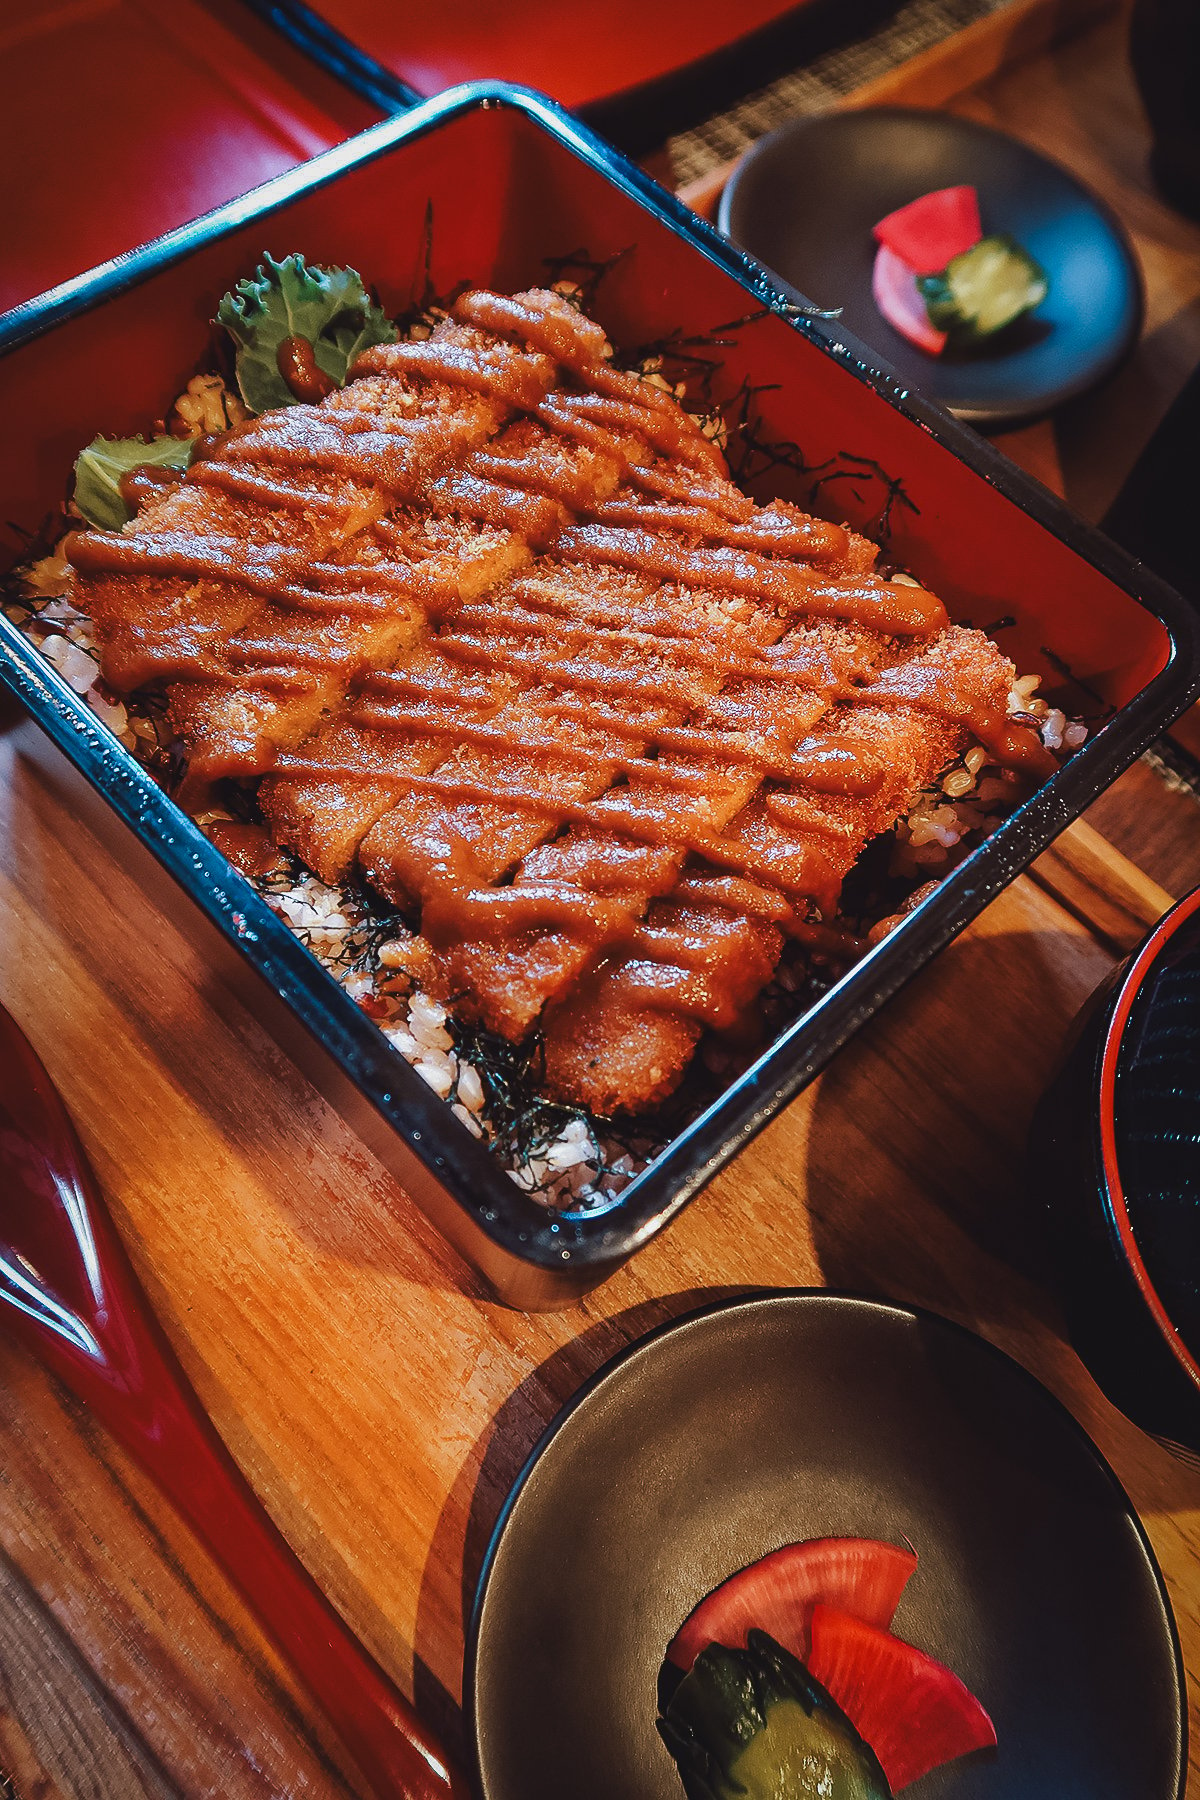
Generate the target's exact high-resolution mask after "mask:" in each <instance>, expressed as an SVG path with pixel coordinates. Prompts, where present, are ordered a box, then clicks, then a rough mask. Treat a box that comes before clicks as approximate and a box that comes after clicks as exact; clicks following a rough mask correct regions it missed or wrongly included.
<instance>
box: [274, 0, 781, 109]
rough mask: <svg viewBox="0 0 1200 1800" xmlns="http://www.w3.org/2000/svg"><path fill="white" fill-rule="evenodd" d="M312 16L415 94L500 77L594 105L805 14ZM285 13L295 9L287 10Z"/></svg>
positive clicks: (767, 2)
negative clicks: (784, 17)
mask: <svg viewBox="0 0 1200 1800" xmlns="http://www.w3.org/2000/svg"><path fill="white" fill-rule="evenodd" d="M308 5H309V10H311V11H312V12H315V13H316V14H317V16H318V17H319V18H321V19H323V20H324V21H325V23H326V24H328V25H332V26H333V27H334V29H335V30H337V31H339V32H341V34H342V35H343V36H344V37H347V38H349V39H350V41H351V42H352V43H353V44H354V45H355V46H356V47H357V48H358V49H360V50H364V51H366V53H367V54H368V56H372V57H374V58H375V60H376V61H377V62H380V63H382V64H383V66H384V67H385V68H386V69H390V70H391V72H392V73H393V74H394V75H399V76H400V77H401V79H402V80H403V81H406V82H408V83H409V84H410V85H411V86H412V87H414V88H416V90H417V92H418V93H420V94H437V93H440V92H441V90H442V89H443V88H447V87H453V86H454V84H455V83H456V82H459V81H477V80H480V79H482V78H489V77H490V78H494V79H499V80H502V81H520V82H524V83H525V84H526V85H527V86H529V87H536V88H541V89H542V91H543V92H544V93H547V94H550V95H552V96H553V97H554V99H555V100H559V101H561V102H562V104H563V105H564V106H571V107H577V106H586V105H587V104H588V103H589V102H591V101H595V100H602V99H605V98H607V97H608V96H609V95H611V94H620V93H623V92H624V91H625V90H626V89H627V88H632V87H638V86H640V85H641V84H642V83H643V82H648V81H654V80H657V79H658V78H659V77H661V76H663V75H667V74H670V73H671V71H672V70H675V69H680V68H682V67H684V65H685V64H687V63H692V62H696V61H698V60H699V59H700V58H701V57H704V56H711V55H712V54H713V53H714V52H715V51H719V50H722V49H724V48H725V47H726V46H727V45H729V44H732V43H734V42H735V41H736V40H737V39H738V38H741V37H745V36H746V35H747V34H748V33H750V32H752V31H756V30H758V28H759V27H760V26H763V25H768V24H770V23H771V21H772V20H774V19H778V18H780V17H781V16H782V15H783V14H784V13H788V12H792V11H794V10H796V7H797V0H741V4H740V5H737V6H730V5H729V4H728V0H653V4H651V5H646V4H644V0H593V3H592V5H590V6H588V7H586V8H583V7H578V6H564V5H563V4H562V0H510V3H509V4H506V5H497V4H496V0H458V4H457V5H455V6H383V5H380V4H379V0H308ZM284 11H285V12H286V11H287V7H286V5H285V7H284Z"/></svg>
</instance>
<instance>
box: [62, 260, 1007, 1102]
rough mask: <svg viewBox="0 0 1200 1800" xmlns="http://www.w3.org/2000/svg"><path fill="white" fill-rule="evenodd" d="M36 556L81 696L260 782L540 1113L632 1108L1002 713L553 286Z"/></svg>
mask: <svg viewBox="0 0 1200 1800" xmlns="http://www.w3.org/2000/svg"><path fill="white" fill-rule="evenodd" d="M351 375H352V379H351V380H350V381H349V382H348V384H347V385H346V387H345V388H343V389H342V390H340V391H338V392H335V393H332V394H330V395H329V396H328V397H327V398H326V399H324V400H322V401H320V402H319V403H318V404H316V405H310V404H298V405H295V406H289V407H285V408H280V409H279V410H277V411H275V412H271V413H267V414H264V415H263V416H262V417H260V418H257V419H252V420H248V421H246V422H245V423H243V424H239V425H235V426H234V427H233V428H232V429H230V430H228V431H226V432H225V433H224V434H222V435H221V436H219V437H218V438H217V439H216V441H215V443H214V444H213V445H212V446H211V448H210V449H209V450H208V453H207V454H206V455H205V457H204V458H203V460H201V461H198V462H194V463H193V465H192V467H191V468H190V469H189V470H188V471H187V473H186V474H185V475H184V476H183V477H182V479H181V480H179V481H178V482H177V483H175V484H174V485H172V486H164V487H162V488H160V489H158V490H157V491H156V492H154V493H153V494H151V495H150V497H148V498H147V499H145V500H144V502H143V504H142V505H141V507H140V509H139V511H138V513H137V515H136V517H135V518H134V519H133V520H132V521H131V523H130V524H129V525H128V526H127V527H126V528H125V530H124V531H123V532H120V533H109V532H99V531H91V532H83V533H76V534H75V535H74V536H73V537H72V538H71V539H70V540H69V543H68V547H67V553H68V555H69V557H70V559H71V561H72V562H73V564H74V566H75V569H76V572H77V581H78V584H79V589H80V596H81V598H80V603H81V605H83V606H84V607H85V608H86V609H87V610H88V611H89V612H90V614H91V616H92V617H93V619H94V620H95V625H96V638H97V643H98V645H99V649H100V655H101V661H102V668H103V672H104V675H105V677H106V679H107V680H108V681H109V682H110V683H111V684H112V686H113V687H115V688H117V689H118V690H121V691H125V692H128V691H130V690H132V689H134V688H137V687H140V686H143V685H145V684H147V683H157V684H159V685H161V686H162V687H163V688H165V691H166V695H167V701H168V706H169V711H170V717H171V721H172V723H173V725H174V728H175V729H176V731H177V732H178V734H179V737H180V738H181V740H182V742H183V745H184V749H185V752H186V756H187V763H188V775H187V783H188V788H189V791H190V794H191V795H192V796H193V797H194V796H195V795H196V794H198V793H200V792H202V791H203V790H204V787H205V784H208V783H211V782H212V781H214V780H216V779H218V778H221V777H235V778H238V779H241V780H244V781H249V780H254V781H257V783H258V797H259V802H260V805H261V808H262V813H263V816H264V817H265V819H266V821H267V823H268V826H269V828H270V830H271V832H272V834H273V836H274V837H275V839H276V841H277V842H278V843H280V844H283V845H286V846H288V847H289V848H291V849H293V850H295V851H296V853H297V854H298V855H299V856H300V857H301V859H302V860H303V861H304V862H305V863H306V864H307V865H308V866H309V867H310V868H312V869H314V870H315V871H316V872H317V873H318V874H319V875H320V877H321V878H322V880H324V881H329V882H334V881H341V880H344V879H345V877H346V876H347V875H348V874H350V873H351V872H352V871H354V870H355V869H357V870H359V871H360V872H361V873H362V874H363V875H364V876H365V877H366V879H367V880H368V882H370V883H371V885H372V886H373V887H374V888H375V889H376V890H377V892H378V893H380V894H381V895H382V896H383V897H384V898H385V899H386V900H388V901H389V902H391V903H393V904H395V905H397V906H399V907H401V908H403V909H405V910H406V911H407V912H408V913H409V915H410V916H412V917H413V918H414V920H416V921H419V925H420V930H421V932H422V933H423V936H424V938H425V939H426V940H427V943H428V945H429V952H428V955H429V967H428V981H427V984H428V985H429V986H431V987H432V989H433V991H434V992H436V993H438V994H439V995H440V996H441V997H442V998H444V999H445V1000H446V1001H447V1003H448V1004H452V1005H453V1007H454V1008H455V1009H456V1010H457V1011H458V1013H459V1015H460V1016H461V1017H463V1018H466V1019H472V1020H475V1021H478V1022H481V1023H482V1024H484V1025H486V1026H487V1027H488V1028H490V1029H492V1030H494V1031H497V1032H499V1033H501V1034H503V1035H504V1036H506V1037H509V1038H511V1039H513V1040H520V1039H522V1038H524V1037H525V1036H526V1035H527V1034H528V1033H529V1032H531V1031H533V1030H534V1029H540V1030H541V1031H542V1032H543V1034H544V1042H545V1061H546V1077H547V1082H548V1084H549V1087H550V1089H551V1091H552V1092H553V1093H555V1094H556V1095H558V1096H560V1097H562V1098H564V1099H568V1100H571V1101H574V1102H578V1103H581V1104H583V1105H586V1106H588V1107H589V1108H591V1109H592V1110H593V1111H595V1112H597V1113H612V1112H620V1111H633V1112H636V1111H640V1110H645V1109H646V1108H648V1107H651V1106H653V1105H654V1104H655V1103H656V1102H658V1101H659V1100H661V1099H662V1098H663V1097H665V1096H666V1095H667V1094H669V1093H670V1091H671V1090H672V1089H673V1088H674V1087H675V1086H676V1085H677V1084H678V1082H679V1080H680V1078H681V1077H682V1074H683V1072H684V1070H685V1068H686V1066H687V1063H688V1060H689V1058H690V1057H691V1055H692V1053H693V1051H694V1050H695V1047H696V1044H697V1041H698V1039H699V1037H700V1035H701V1032H702V1031H703V1030H704V1029H705V1028H706V1027H710V1028H716V1029H718V1030H724V1029H730V1028H735V1027H737V1026H738V1025H739V1024H740V1023H741V1022H742V1021H743V1020H744V1018H745V1016H746V1014H747V1013H748V1012H749V1011H751V1010H752V1009H753V1008H754V1005H755V1003H756V1000H757V998H758V996H759V994H760V993H761V991H762V989H763V987H764V986H765V985H766V984H767V983H768V982H769V981H770V980H771V977H772V975H773V973H774V970H775V968H776V965H777V963H778V960H779V957H780V955H781V952H782V949H783V946H784V943H785V941H786V939H787V937H788V935H789V934H791V935H795V936H798V937H801V938H804V937H805V934H806V933H811V932H812V930H813V928H814V920H819V919H821V918H826V919H827V918H829V917H830V916H831V915H832V913H833V912H834V910H835V909H836V906H837V900H838V894H839V891H840V888H841V884H842V881H843V880H844V878H845V876H846V875H847V874H848V872H849V871H850V869H851V868H852V867H853V865H854V863H855V861H856V859H857V857H858V856H859V854H860V852H861V850H862V849H863V846H864V845H865V844H866V843H867V841H868V840H869V839H870V838H872V837H874V836H876V835H877V834H878V833H879V832H881V831H884V830H886V829H887V828H888V827H889V826H890V825H891V824H892V823H893V822H894V821H895V820H896V819H897V818H898V817H899V816H900V815H902V814H903V813H904V811H905V809H906V807H907V806H908V804H909V803H910V801H911V800H912V798H913V796H914V795H915V793H916V792H917V791H918V790H919V789H921V788H922V787H923V786H924V785H926V784H927V783H928V782H929V781H931V780H932V779H933V778H934V777H935V776H936V775H937V773H938V771H939V770H940V769H941V768H942V767H944V766H945V764H946V763H948V762H950V761H951V760H953V759H954V758H955V757H957V756H959V755H961V754H962V752H963V751H964V749H965V748H966V747H967V746H968V745H969V744H970V743H972V742H974V741H980V742H983V743H984V744H986V745H988V746H989V749H990V750H991V752H992V753H994V754H1000V755H1004V754H1007V755H1009V756H1011V755H1013V754H1014V753H1016V752H1017V751H1023V752H1024V753H1025V754H1027V755H1028V754H1029V745H1028V744H1022V743H1018V741H1017V735H1015V734H1014V732H1013V729H1012V728H1011V727H1009V728H1007V730H1006V727H1005V724H1004V720H1005V700H1006V696H1007V693H1008V690H1009V686H1010V684H1011V682H1012V680H1013V677H1014V671H1013V669H1012V666H1011V664H1010V663H1009V662H1008V661H1007V659H1006V658H1005V657H1003V656H1002V655H1001V653H1000V651H999V650H998V649H997V648H996V646H995V645H994V644H993V643H992V642H991V641H990V640H989V639H988V638H987V637H985V636H984V635H983V634H982V633H981V632H978V631H971V630H967V629H964V628H961V627H956V626H952V625H950V624H949V622H948V620H947V617H946V614H945V611H944V609H943V607H942V605H941V603H940V601H938V600H937V599H936V598H935V596H933V595H932V594H930V593H928V592H926V591H925V590H924V589H923V588H920V587H918V586H916V585H914V584H913V583H912V582H911V581H903V582H901V581H896V580H888V579H886V578H884V577H883V576H881V575H880V574H878V573H877V572H876V568H875V563H876V558H877V551H876V548H875V546H874V545H872V544H870V543H869V542H868V541H867V540H866V539H864V538H862V537H860V536H858V535H857V534H855V533H854V532H852V531H850V530H849V529H848V528H846V527H843V526H840V525H836V524H831V523H829V522H827V521H824V520H821V519H816V518H812V517H810V516H809V515H807V514H805V513H803V512H802V511H800V509H799V508H797V507H795V506H792V505H789V504H787V503H786V502H782V501H776V502H773V503H771V504H769V505H765V506H763V505H758V504H756V503H755V502H754V501H752V500H750V499H749V498H748V497H747V496H746V495H744V494H743V493H741V492H740V491H739V490H738V488H737V487H736V486H735V485H734V484H733V483H732V482H731V481H730V479H729V476H728V472H727V470H726V467H725V464H724V461H723V458H722V456H721V454H720V452H719V451H718V450H717V449H716V448H715V446H714V445H713V443H712V442H711V441H710V440H709V439H708V438H707V437H706V436H705V435H704V434H703V433H702V432H701V430H700V429H699V427H698V425H697V424H696V422H695V421H694V420H693V419H692V418H691V417H690V416H689V415H688V414H687V413H686V412H685V411H684V410H683V409H682V408H681V407H680V406H679V404H678V403H677V402H676V401H675V399H674V398H673V397H672V396H671V395H670V394H667V393H665V392H664V391H663V390H662V389H661V388H659V387H658V386H656V385H654V384H652V383H650V382H648V381H645V380H643V379H642V378H640V377H639V376H637V375H635V374H631V373H628V372H626V371H623V370H621V369H618V368H615V367H614V366H613V362H612V354H611V349H610V346H609V345H608V343H607V340H606V339H605V337H604V334H603V332H602V331H601V329H600V327H599V326H598V325H597V324H595V322H594V321H592V320H591V319H589V318H587V317H586V315H584V314H583V313H582V312H580V311H579V310H577V309H576V308H575V307H574V306H572V305H571V304H569V303H568V302H567V301H566V300H565V299H564V298H563V297H562V296H560V295H558V294H556V293H552V292H547V291H543V290H532V291H530V292H527V293H524V294H518V295H515V296H508V295H500V294H490V293H486V292H473V293H467V294H464V295H463V296H462V297H461V298H460V299H459V300H458V301H457V302H456V304H455V306H454V307H453V309H452V311H451V313H450V315H449V316H448V317H447V318H446V319H445V320H444V321H442V322H441V323H439V324H438V325H437V327H436V328H435V330H434V331H433V333H432V335H431V336H430V337H429V338H428V339H425V340H422V341H421V342H413V343H402V344H391V345H381V346H377V347H375V348H373V349H371V350H369V351H367V352H366V353H365V355H363V356H362V357H360V359H359V361H358V363H357V364H356V366H355V368H354V369H353V370H352V371H351Z"/></svg>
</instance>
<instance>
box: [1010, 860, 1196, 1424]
mask: <svg viewBox="0 0 1200 1800" xmlns="http://www.w3.org/2000/svg"><path fill="white" fill-rule="evenodd" d="M1031 1150H1032V1156H1031V1170H1032V1178H1033V1181H1034V1183H1035V1184H1036V1186H1037V1188H1038V1189H1039V1190H1040V1192H1041V1193H1042V1195H1043V1197H1044V1201H1045V1205H1046V1210H1047V1214H1048V1217H1049V1220H1050V1225H1051V1235H1052V1238H1053V1241H1054V1245H1055V1249H1056V1253H1057V1259H1058V1265H1059V1270H1060V1274H1061V1278H1062V1291H1063V1297H1064V1301H1065V1303H1066V1307H1067V1314H1068V1319H1069V1322H1070V1327H1071V1335H1072V1337H1073V1339H1074V1341H1075V1345H1076V1348H1077V1349H1078V1351H1079V1353H1080V1355H1081V1356H1082V1357H1083V1359H1084V1361H1085V1362H1086V1363H1087V1365H1088V1367H1089V1368H1090V1369H1091V1371H1092V1374H1093V1375H1094V1376H1095V1378H1096V1380H1097V1381H1098V1382H1099V1383H1100V1385H1101V1387H1102V1388H1103V1389H1104V1391H1105V1393H1106V1394H1107V1395H1108V1397H1109V1399H1110V1400H1112V1401H1114V1402H1115V1404H1116V1405H1117V1406H1119V1407H1120V1408H1121V1410H1122V1411H1123V1412H1124V1413H1126V1414H1128V1416H1129V1417H1130V1418H1131V1419H1133V1420H1134V1421H1135V1422H1136V1423H1137V1424H1139V1425H1141V1426H1142V1427H1143V1428H1144V1429H1145V1430H1147V1431H1150V1432H1153V1433H1154V1435H1155V1436H1156V1437H1160V1438H1162V1439H1164V1440H1165V1441H1167V1442H1168V1443H1170V1444H1171V1446H1172V1447H1173V1448H1176V1449H1180V1450H1182V1451H1184V1452H1185V1453H1186V1454H1187V1455H1189V1456H1190V1457H1191V1458H1193V1459H1200V888H1198V889H1196V891H1195V892H1193V893H1191V894H1189V895H1188V896H1187V897H1186V898H1185V899H1183V900H1181V901H1179V903H1178V904H1177V905H1176V906H1174V907H1172V908H1171V910H1170V912H1168V913H1166V914H1165V915H1164V916H1163V918H1162V919H1160V920H1159V922H1158V924H1157V925H1156V926H1155V927H1154V930H1153V931H1152V932H1151V933H1150V935H1149V936H1148V937H1147V938H1146V940H1145V942H1144V943H1143V944H1142V945H1141V947H1140V948H1139V949H1138V950H1137V951H1136V952H1135V953H1134V954H1133V956H1131V957H1130V958H1129V959H1128V960H1127V961H1126V962H1125V963H1123V964H1121V965H1120V967H1119V968H1117V969H1116V970H1115V971H1114V973H1113V975H1112V976H1111V977H1110V978H1109V980H1108V981H1107V982H1105V983H1104V985H1103V986H1102V987H1101V988H1100V989H1099V991H1098V992H1097V993H1096V994H1095V995H1094V996H1093V997H1092V1000H1091V1001H1090V1002H1089V1004H1088V1005H1087V1006H1086V1007H1085V1008H1084V1010H1083V1012H1082V1013H1081V1015H1080V1017H1079V1019H1078V1020H1077V1022H1076V1026H1075V1030H1074V1033H1073V1036H1072V1040H1071V1043H1070V1045H1069V1047H1068V1052H1067V1057H1066V1061H1065V1063H1064V1065H1063V1067H1062V1070H1061V1072H1060V1073H1059V1075H1058V1077H1057V1079H1056V1080H1055V1082H1054V1083H1053V1085H1052V1086H1051V1088H1050V1089H1049V1091H1048V1092H1047V1094H1046V1095H1045V1097H1044V1099H1043V1100H1042V1102H1041V1105H1040V1107H1039V1108H1038V1112H1037V1116H1036V1118H1035V1120H1034V1126H1033V1134H1032V1140H1031Z"/></svg>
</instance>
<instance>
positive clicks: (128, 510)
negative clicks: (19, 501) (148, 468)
mask: <svg viewBox="0 0 1200 1800" xmlns="http://www.w3.org/2000/svg"><path fill="white" fill-rule="evenodd" d="M195 447H196V441H195V439H194V438H177V437H156V438H151V439H150V441H149V442H148V443H147V442H146V440H145V439H144V438H136V437H134V438H104V437H98V438H93V439H92V441H91V443H90V444H89V445H88V447H87V449H86V450H81V451H80V452H79V456H78V458H77V459H76V462H75V504H76V506H77V507H78V508H79V510H80V512H81V513H82V514H83V516H84V518H85V519H87V520H88V522H89V524H92V525H99V526H101V527H103V529H104V530H106V531H119V530H120V528H121V526H122V525H124V524H127V523H128V521H129V520H130V519H131V518H132V517H133V508H132V507H130V506H127V505H126V504H125V502H124V500H123V499H122V498H121V477H122V475H128V473H129V471H130V470H131V469H140V468H141V467H142V466H143V464H145V463H153V464H154V465H155V466H156V467H159V468H164V469H186V468H187V466H188V464H189V463H190V462H191V460H192V451H193V450H194V449H195Z"/></svg>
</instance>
